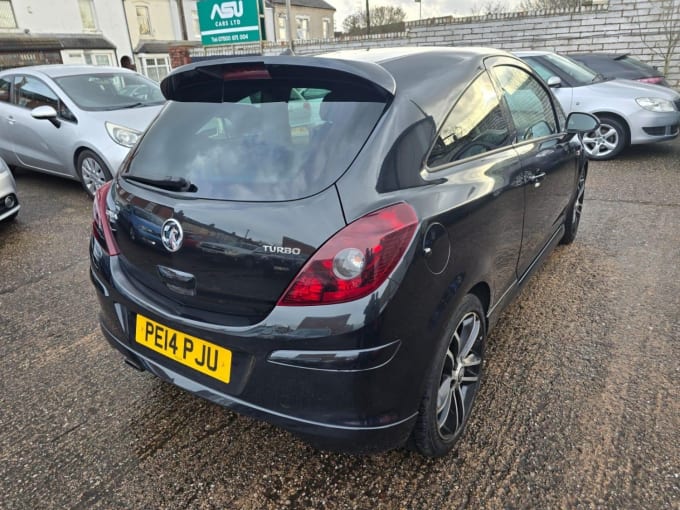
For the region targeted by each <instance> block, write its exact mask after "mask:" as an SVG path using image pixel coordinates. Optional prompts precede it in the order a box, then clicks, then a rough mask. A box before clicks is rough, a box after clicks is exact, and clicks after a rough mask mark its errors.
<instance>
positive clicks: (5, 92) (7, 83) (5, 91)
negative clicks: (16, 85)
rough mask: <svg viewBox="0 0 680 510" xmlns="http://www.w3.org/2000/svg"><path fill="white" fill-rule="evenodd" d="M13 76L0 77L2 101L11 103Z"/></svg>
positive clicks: (0, 96)
mask: <svg viewBox="0 0 680 510" xmlns="http://www.w3.org/2000/svg"><path fill="white" fill-rule="evenodd" d="M11 85H12V78H11V77H7V78H0V103H9V100H10V95H9V92H10V89H11Z"/></svg>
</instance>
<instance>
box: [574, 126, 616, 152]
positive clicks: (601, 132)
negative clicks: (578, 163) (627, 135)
mask: <svg viewBox="0 0 680 510" xmlns="http://www.w3.org/2000/svg"><path fill="white" fill-rule="evenodd" d="M621 143H623V140H621V135H620V134H619V132H618V131H617V130H616V128H615V127H614V126H612V125H610V124H607V123H606V122H601V123H600V127H599V128H597V129H596V130H595V131H591V132H590V133H587V134H586V135H584V136H583V148H584V149H585V151H586V153H587V154H588V156H589V157H591V158H606V157H607V156H609V155H610V154H611V153H612V152H614V151H616V150H617V148H618V147H619V144H621Z"/></svg>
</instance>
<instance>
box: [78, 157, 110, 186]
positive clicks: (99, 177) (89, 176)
mask: <svg viewBox="0 0 680 510" xmlns="http://www.w3.org/2000/svg"><path fill="white" fill-rule="evenodd" d="M80 175H81V176H82V179H83V185H84V186H85V188H86V189H87V191H88V192H89V193H90V194H91V195H94V194H95V193H96V192H97V190H98V189H99V188H101V187H102V186H103V185H104V184H105V183H106V181H107V178H106V173H105V172H104V169H103V168H102V166H101V165H100V164H99V161H97V160H96V159H94V158H93V157H90V156H87V157H85V158H84V159H83V161H82V163H81V164H80Z"/></svg>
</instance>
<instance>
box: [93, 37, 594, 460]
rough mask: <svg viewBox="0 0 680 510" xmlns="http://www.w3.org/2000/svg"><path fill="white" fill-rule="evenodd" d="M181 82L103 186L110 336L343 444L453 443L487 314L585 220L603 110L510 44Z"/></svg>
mask: <svg viewBox="0 0 680 510" xmlns="http://www.w3.org/2000/svg"><path fill="white" fill-rule="evenodd" d="M161 87H162V90H163V93H164V95H165V96H166V98H167V99H168V100H169V102H168V103H167V105H166V106H165V107H164V109H163V110H162V112H161V113H160V115H159V116H158V118H157V119H156V120H155V121H154V122H153V123H152V125H151V126H150V127H149V129H148V130H147V132H146V133H145V134H144V135H143V138H142V140H141V141H140V142H139V143H138V144H137V145H136V146H135V148H134V149H133V150H132V151H131V152H130V154H129V155H128V157H127V159H126V161H125V162H124V163H123V166H122V167H121V170H120V172H119V174H118V175H117V177H116V178H115V179H114V180H113V181H112V182H111V183H109V184H107V185H106V186H105V187H104V188H102V189H101V190H100V191H99V193H98V194H97V197H96V199H95V203H94V222H93V235H92V241H91V249H90V256H91V277H92V281H93V283H94V286H95V287H96V289H97V295H98V297H99V301H100V303H101V315H100V317H101V326H102V330H103V332H104V335H105V336H106V338H107V339H108V340H109V342H110V343H111V344H112V345H113V346H114V347H115V348H116V349H118V350H119V351H121V352H122V353H123V355H124V356H125V359H126V361H127V363H128V364H130V365H132V366H133V367H135V368H137V369H140V370H148V371H150V372H152V373H153V374H155V375H157V376H159V377H161V378H163V379H165V380H168V381H170V382H172V383H174V384H176V385H178V386H180V387H182V388H184V389H186V390H188V391H190V392H192V393H194V394H196V395H199V396H201V397H204V398H206V399H209V400H211V401H213V402H217V403H219V404H221V405H223V406H227V407H229V408H231V409H234V410H236V411H238V412H241V413H244V414H247V415H250V416H254V417H258V418H261V419H264V420H267V421H269V422H272V423H274V424H277V425H280V426H282V427H285V428H286V429H288V430H290V431H292V432H294V433H297V434H299V435H301V436H303V437H304V438H306V439H307V440H308V441H310V442H311V443H312V444H314V445H317V446H319V447H322V448H330V449H340V450H345V451H355V452H356V451H364V452H365V451H375V450H382V449H388V448H393V447H397V446H399V445H402V444H404V443H405V442H406V441H407V440H408V439H409V438H411V440H412V444H413V445H415V447H416V448H417V449H418V450H419V451H420V452H421V453H423V454H424V455H428V456H440V455H444V454H445V453H447V452H448V451H449V450H450V449H451V448H452V447H453V445H454V443H455V442H456V440H457V438H458V437H459V436H460V434H461V432H462V431H463V428H464V426H465V423H466V421H467V419H468V416H469V414H470V410H471V408H472V405H473V402H474V399H475V395H476V393H477V390H478V388H479V384H480V379H481V376H482V367H483V361H484V344H485V340H486V336H487V332H488V330H489V329H490V328H491V327H492V325H493V324H494V322H495V321H496V319H497V317H498V315H499V313H500V312H501V310H502V309H503V307H504V306H505V305H506V304H507V303H508V302H509V301H510V300H511V298H512V297H513V296H514V295H515V293H516V292H517V290H518V289H519V288H520V286H521V285H522V283H523V282H525V281H526V279H527V277H528V276H529V275H530V274H531V273H532V271H533V270H535V269H536V267H537V266H538V265H539V263H540V262H541V260H542V259H543V258H544V257H545V256H546V255H547V254H548V253H549V252H550V250H551V249H552V248H553V247H554V246H555V245H556V244H558V243H559V242H560V241H561V242H563V243H569V242H571V241H572V240H573V239H574V236H575V235H576V231H577V228H578V225H579V218H580V215H581V207H582V204H583V195H584V187H585V180H586V173H587V160H586V158H585V156H584V152H583V150H582V148H581V142H580V136H579V135H580V134H582V133H583V132H586V131H591V130H593V129H595V128H596V127H597V120H596V119H595V118H594V117H592V116H590V115H587V114H578V113H577V114H572V115H571V116H570V118H569V119H565V118H564V115H563V113H562V111H561V110H560V107H559V104H558V103H557V102H556V101H555V100H554V98H553V96H552V95H551V93H550V91H549V89H548V88H547V87H546V86H545V85H544V84H543V82H542V81H541V80H540V79H538V78H536V76H535V75H534V74H533V72H532V71H531V70H530V69H529V67H527V66H526V65H525V64H523V63H522V62H521V61H519V60H518V59H516V58H514V57H512V56H510V55H509V54H507V53H504V52H499V51H496V50H490V49H463V48H399V49H381V50H370V51H350V52H340V53H333V54H327V55H323V56H321V57H296V56H280V57H240V58H230V59H222V60H213V61H207V62H202V63H197V64H190V65H187V66H184V67H181V68H179V69H177V70H175V71H174V72H172V73H171V74H170V75H169V76H168V77H167V78H166V79H165V80H164V81H163V82H162V84H161Z"/></svg>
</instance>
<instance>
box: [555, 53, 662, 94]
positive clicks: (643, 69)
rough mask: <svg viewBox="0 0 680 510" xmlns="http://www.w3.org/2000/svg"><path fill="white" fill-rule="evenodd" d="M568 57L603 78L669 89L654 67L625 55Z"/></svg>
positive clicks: (605, 54)
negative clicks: (633, 81)
mask: <svg viewBox="0 0 680 510" xmlns="http://www.w3.org/2000/svg"><path fill="white" fill-rule="evenodd" d="M569 57H570V58H572V59H574V60H576V62H580V63H581V64H583V65H585V66H587V67H589V68H590V69H592V70H593V71H595V72H596V73H598V74H600V75H602V76H603V77H604V78H609V79H614V78H624V79H626V80H635V81H641V82H643V83H651V84H653V85H663V86H664V87H670V84H669V83H668V82H667V81H666V78H665V77H664V75H663V73H662V72H661V71H659V70H658V69H657V68H656V67H654V66H650V65H648V64H645V63H644V62H640V61H639V60H638V59H636V58H634V57H631V56H630V55H628V54H627V53H622V54H617V53H574V54H569Z"/></svg>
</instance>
